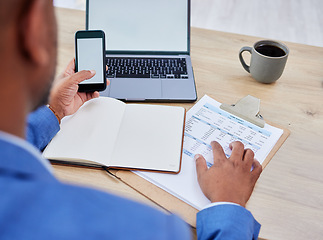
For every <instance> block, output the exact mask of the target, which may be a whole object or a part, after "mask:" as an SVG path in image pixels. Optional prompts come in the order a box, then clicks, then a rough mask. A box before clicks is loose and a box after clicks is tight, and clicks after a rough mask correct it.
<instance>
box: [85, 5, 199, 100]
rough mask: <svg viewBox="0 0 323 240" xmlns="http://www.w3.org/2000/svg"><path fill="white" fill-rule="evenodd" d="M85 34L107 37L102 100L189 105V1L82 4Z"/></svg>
mask: <svg viewBox="0 0 323 240" xmlns="http://www.w3.org/2000/svg"><path fill="white" fill-rule="evenodd" d="M86 29H87V30H98V29H100V30H103V31H104V32H105V34H106V61H107V66H108V72H107V78H108V79H109V80H110V82H111V83H110V86H108V87H107V89H106V90H105V91H104V92H102V93H101V95H102V96H108V97H113V98H117V99H120V100H123V101H151V102H193V101H195V100H196V99H197V94H196V87H195V81H194V75H193V68H192V63H191V58H190V0H87V2H86Z"/></svg>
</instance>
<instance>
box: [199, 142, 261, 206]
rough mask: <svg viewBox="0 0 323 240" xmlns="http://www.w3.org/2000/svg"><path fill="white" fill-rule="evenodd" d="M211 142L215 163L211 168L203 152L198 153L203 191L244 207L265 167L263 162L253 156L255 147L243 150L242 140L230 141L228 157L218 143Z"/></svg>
mask: <svg viewBox="0 0 323 240" xmlns="http://www.w3.org/2000/svg"><path fill="white" fill-rule="evenodd" d="M211 145H212V150H213V158H214V165H213V166H212V167H210V168H209V169H208V167H207V165H206V161H205V159H204V157H203V156H201V155H199V154H198V155H196V156H195V159H196V171H197V178H198V182H199V184H200V187H201V189H202V191H203V193H204V195H205V196H206V197H207V198H208V199H209V200H210V201H211V202H233V203H237V204H239V205H241V206H243V207H245V206H246V203H247V201H248V200H249V198H250V195H251V193H252V191H253V189H254V186H255V184H256V182H257V180H258V178H259V176H260V173H261V171H262V167H261V165H260V163H259V162H258V161H257V160H255V159H254V153H253V151H252V150H250V149H246V150H244V146H243V144H242V143H241V142H233V143H231V144H230V148H231V150H232V153H231V156H230V157H229V158H227V157H226V156H225V153H224V151H223V149H222V147H221V145H220V144H219V143H217V142H212V143H211ZM252 166H253V170H252V171H250V170H251V167H252Z"/></svg>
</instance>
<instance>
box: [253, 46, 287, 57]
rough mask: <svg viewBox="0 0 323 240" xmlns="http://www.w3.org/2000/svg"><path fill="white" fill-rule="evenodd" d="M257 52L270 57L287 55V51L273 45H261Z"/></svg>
mask: <svg viewBox="0 0 323 240" xmlns="http://www.w3.org/2000/svg"><path fill="white" fill-rule="evenodd" d="M255 49H256V51H257V52H259V53H260V54H262V55H265V56H268V57H282V56H285V54H286V53H285V51H284V50H283V49H281V48H279V47H276V46H273V45H266V44H263V45H259V46H258V47H256V48H255Z"/></svg>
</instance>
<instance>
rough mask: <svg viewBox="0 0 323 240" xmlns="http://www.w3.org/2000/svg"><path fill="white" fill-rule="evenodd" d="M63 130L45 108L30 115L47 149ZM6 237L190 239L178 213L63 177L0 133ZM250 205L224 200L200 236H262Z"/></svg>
mask: <svg viewBox="0 0 323 240" xmlns="http://www.w3.org/2000/svg"><path fill="white" fill-rule="evenodd" d="M57 131H59V125H58V121H57V119H56V117H55V115H54V114H53V113H52V112H51V111H50V110H49V109H48V108H47V107H42V108H40V109H38V110H37V111H36V112H34V113H32V114H31V115H30V116H29V118H28V127H27V139H28V141H29V142H30V143H32V144H33V145H34V146H36V147H37V148H38V149H43V148H44V147H45V146H46V145H47V144H48V142H49V141H50V140H51V139H52V137H53V136H54V135H55V134H56V133H57ZM0 156H1V157H0V159H1V160H0V189H1V198H0V239H156V240H158V239H189V238H190V231H189V228H188V226H187V224H186V223H184V222H183V221H182V220H181V219H179V218H178V217H176V216H175V215H172V214H170V215H168V214H164V213H161V212H160V211H158V210H155V209H153V208H150V207H148V206H145V205H142V204H140V203H136V202H134V201H130V200H127V199H124V198H121V197H117V196H114V195H111V194H107V193H104V192H101V191H97V190H94V189H89V188H84V187H77V186H73V185H68V184H63V183H61V182H59V181H58V180H57V179H56V178H55V177H54V176H53V175H52V174H51V172H50V171H51V170H50V167H49V166H48V162H47V161H46V160H45V159H43V158H42V156H41V155H40V153H39V152H38V151H37V150H36V149H35V148H34V147H33V146H32V145H30V144H29V143H27V142H25V141H23V140H22V139H19V138H17V137H14V136H12V135H9V134H6V133H1V132H0ZM259 229H260V225H259V224H258V223H257V222H256V221H255V219H254V218H253V216H252V215H251V213H250V212H249V211H247V210H246V209H245V208H242V207H240V206H235V205H218V206H213V207H210V208H207V209H204V210H202V211H201V212H199V213H198V215H197V233H198V238H199V239H257V236H258V233H259Z"/></svg>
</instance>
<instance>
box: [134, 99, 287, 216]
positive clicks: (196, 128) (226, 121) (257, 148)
mask: <svg viewBox="0 0 323 240" xmlns="http://www.w3.org/2000/svg"><path fill="white" fill-rule="evenodd" d="M220 105H221V103H219V102H217V101H215V100H214V99H212V98H210V97H208V96H204V97H203V98H202V99H201V100H200V101H199V102H198V103H197V104H195V105H194V106H193V107H192V108H191V109H190V110H189V111H188V112H187V115H186V125H185V133H184V146H183V159H182V169H181V172H180V173H179V174H176V175H172V174H162V173H148V172H135V173H136V174H138V175H139V176H141V177H143V178H145V179H146V180H148V181H150V182H152V183H153V184H155V185H157V186H158V187H160V188H162V189H164V190H165V191H167V192H169V193H171V194H173V195H174V196H176V197H177V198H179V199H181V200H183V201H184V202H186V203H188V204H190V205H191V206H193V207H194V208H196V209H198V210H201V209H202V208H204V207H205V206H206V205H208V204H209V203H210V201H209V200H208V199H207V198H206V197H205V196H204V194H203V193H202V191H201V189H200V187H199V184H198V182H197V176H196V167H195V161H194V156H195V154H202V155H203V156H204V158H205V159H206V161H207V165H208V167H211V166H212V164H213V155H212V148H211V145H210V143H211V141H217V142H219V143H220V144H221V146H222V147H223V149H224V152H225V154H226V156H227V157H229V156H230V154H231V150H230V148H229V144H230V143H231V142H233V141H241V142H242V143H243V144H244V146H245V148H250V149H252V150H253V151H254V153H255V158H256V159H257V160H258V161H259V162H260V163H261V164H262V163H263V162H264V160H265V159H266V157H267V155H268V154H269V153H270V151H271V150H272V148H273V147H274V146H275V144H276V143H277V141H278V140H279V138H280V137H281V135H282V134H283V130H282V129H279V128H276V127H273V126H270V125H268V124H265V127H264V128H261V127H258V126H256V125H254V124H252V123H250V122H248V121H246V120H243V119H241V118H239V117H236V116H234V115H232V114H230V113H228V112H226V111H224V110H222V109H220Z"/></svg>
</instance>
